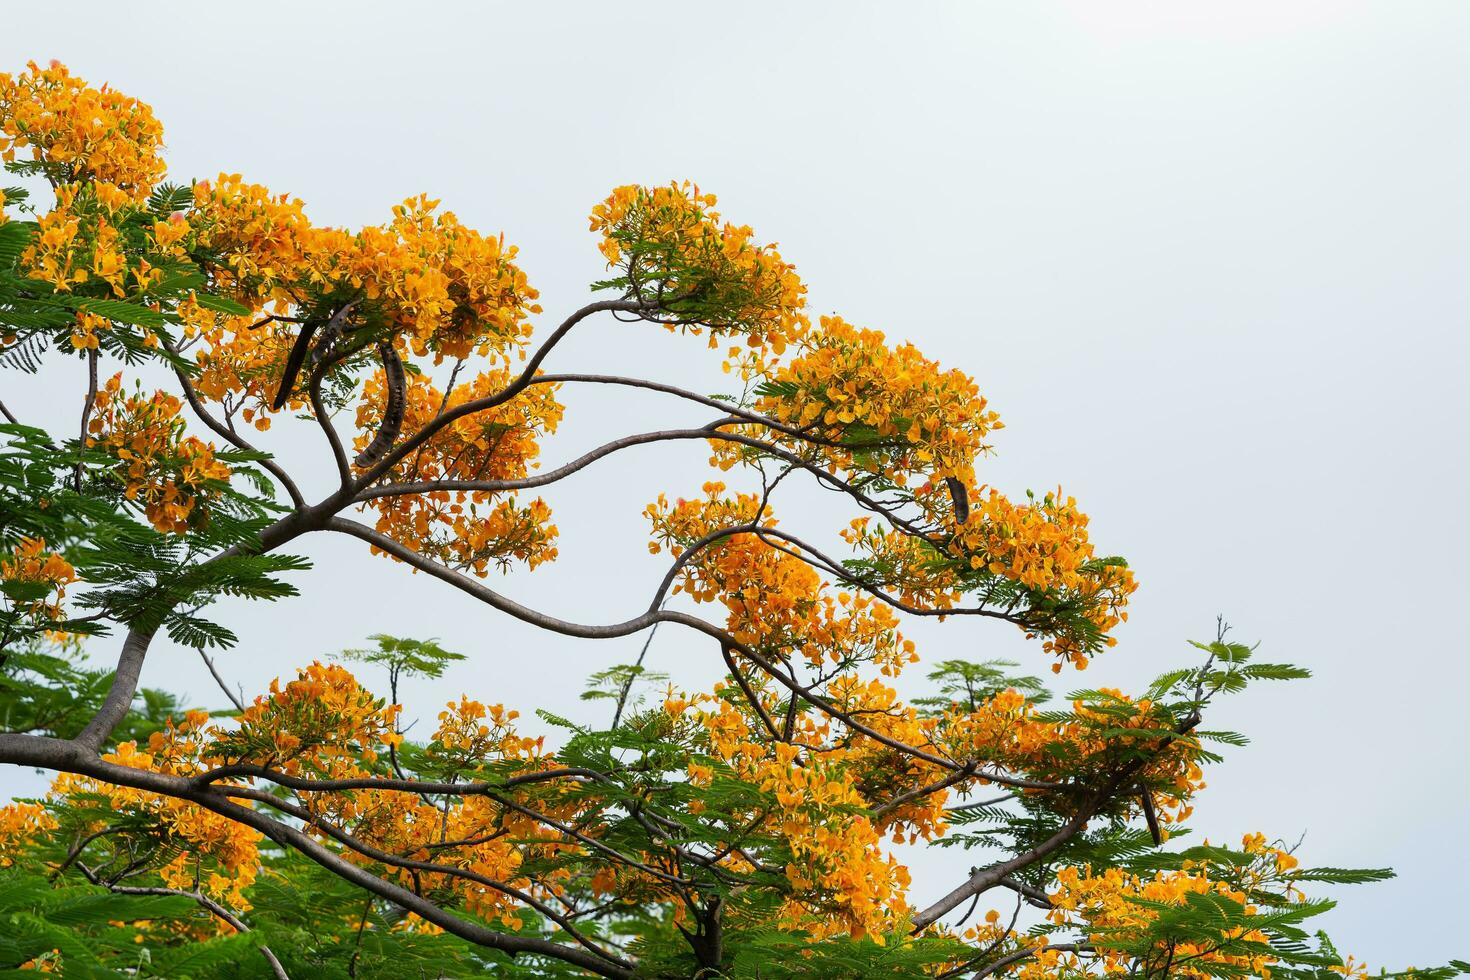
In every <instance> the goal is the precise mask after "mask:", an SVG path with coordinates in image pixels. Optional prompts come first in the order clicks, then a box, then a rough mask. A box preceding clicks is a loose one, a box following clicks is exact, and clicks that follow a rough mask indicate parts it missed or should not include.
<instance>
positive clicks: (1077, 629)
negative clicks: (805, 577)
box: [842, 487, 1137, 671]
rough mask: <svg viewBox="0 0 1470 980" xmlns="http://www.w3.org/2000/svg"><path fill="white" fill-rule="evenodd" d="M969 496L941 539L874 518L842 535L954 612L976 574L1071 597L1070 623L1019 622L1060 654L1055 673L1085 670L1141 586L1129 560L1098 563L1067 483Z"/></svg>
mask: <svg viewBox="0 0 1470 980" xmlns="http://www.w3.org/2000/svg"><path fill="white" fill-rule="evenodd" d="M967 493H968V501H969V510H970V513H969V520H968V521H966V522H965V523H964V524H961V525H957V526H956V527H955V528H954V531H953V533H952V534H950V535H948V536H947V537H946V538H945V539H943V540H942V541H941V542H940V544H938V545H936V544H935V543H934V542H932V541H929V540H921V539H919V538H917V537H915V536H913V535H910V534H906V533H904V532H901V531H896V530H887V529H880V528H878V527H876V526H875V525H874V523H873V522H872V521H871V519H869V518H858V519H856V520H854V521H852V523H851V524H850V525H849V526H848V527H847V528H846V529H844V531H843V532H842V536H843V539H844V540H845V541H847V543H848V544H849V545H851V546H852V547H853V548H854V549H855V550H857V551H858V552H859V554H861V555H862V556H863V557H864V559H865V560H866V561H867V562H869V563H870V564H872V565H873V566H874V567H875V568H877V569H879V570H880V572H881V574H880V576H879V577H880V578H881V580H882V581H883V582H884V584H888V585H891V586H892V587H893V588H894V589H895V590H896V591H897V593H898V595H899V598H900V599H902V600H903V601H904V602H906V603H909V604H911V605H915V606H919V607H923V608H929V609H950V608H953V607H955V606H956V605H958V604H959V602H960V600H961V598H962V596H963V594H964V592H965V591H966V588H967V586H969V585H973V584H974V580H975V578H976V577H977V576H979V577H980V579H981V581H982V584H983V580H984V579H985V578H986V577H991V576H994V577H998V578H1001V579H1005V580H1009V581H1010V582H1014V583H1015V584H1016V585H1018V586H1020V587H1022V588H1023V589H1025V590H1027V591H1029V592H1031V593H1033V594H1038V595H1043V596H1049V597H1066V598H1067V599H1069V600H1070V601H1071V603H1072V605H1073V607H1074V608H1075V609H1076V610H1077V612H1076V613H1075V614H1074V616H1075V617H1076V618H1074V619H1073V620H1071V621H1068V620H1051V621H1049V620H1046V619H1037V618H1034V617H1033V618H1026V617H1024V616H1023V617H1022V622H1021V625H1022V628H1024V629H1025V630H1026V631H1027V632H1028V633H1029V634H1031V635H1039V636H1042V637H1044V644H1043V648H1044V649H1045V650H1046V652H1047V653H1052V654H1055V655H1056V656H1057V657H1058V662H1057V663H1056V664H1053V666H1052V669H1053V670H1054V671H1060V670H1061V664H1062V663H1063V662H1070V663H1072V664H1073V665H1074V666H1076V667H1077V668H1078V669H1083V668H1085V667H1086V666H1087V663H1088V655H1089V653H1091V652H1093V650H1094V649H1095V648H1096V647H1097V646H1099V645H1102V646H1109V647H1111V646H1113V645H1115V644H1116V642H1117V640H1116V638H1115V637H1113V636H1112V635H1110V633H1111V631H1112V630H1113V629H1114V628H1115V627H1116V626H1118V625H1119V624H1120V623H1123V622H1125V621H1127V619H1128V612H1127V606H1128V599H1129V596H1131V595H1132V594H1133V592H1134V590H1135V589H1136V588H1137V583H1136V582H1135V581H1134V577H1133V573H1132V571H1131V570H1130V569H1128V568H1127V567H1126V566H1124V565H1121V564H1116V563H1111V562H1101V561H1099V560H1098V557H1097V553H1096V548H1095V546H1094V545H1093V543H1092V541H1091V540H1090V538H1089V536H1088V531H1087V525H1088V518H1087V515H1086V514H1084V513H1082V512H1081V511H1080V510H1079V509H1078V507H1077V501H1076V499H1075V498H1073V497H1070V496H1064V495H1063V494H1062V491H1061V490H1060V489H1058V490H1057V491H1056V492H1055V493H1048V494H1045V495H1043V496H1042V497H1041V498H1040V499H1036V498H1032V499H1030V500H1028V501H1027V502H1026V503H1024V504H1017V503H1015V502H1013V501H1011V500H1010V499H1008V498H1007V497H1005V496H1004V495H1003V494H1001V493H1000V491H998V490H996V489H994V488H990V487H974V488H970V489H969V490H968V491H967ZM941 548H942V550H940V549H941Z"/></svg>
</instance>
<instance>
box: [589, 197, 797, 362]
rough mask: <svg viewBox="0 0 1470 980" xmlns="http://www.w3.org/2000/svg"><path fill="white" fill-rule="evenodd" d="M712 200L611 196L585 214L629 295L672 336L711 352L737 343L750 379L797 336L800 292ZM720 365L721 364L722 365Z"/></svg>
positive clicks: (784, 269) (790, 270)
mask: <svg viewBox="0 0 1470 980" xmlns="http://www.w3.org/2000/svg"><path fill="white" fill-rule="evenodd" d="M715 204H716V200H715V195H713V194H709V193H705V192H702V191H700V189H699V188H698V187H697V186H696V185H694V184H691V183H689V182H688V181H685V182H684V183H682V184H680V183H671V184H669V185H668V186H666V187H640V186H635V185H628V186H625V187H619V188H617V189H616V190H614V191H613V192H612V194H611V195H609V196H608V198H607V200H605V201H603V202H602V203H601V204H598V205H596V206H595V207H593V209H592V215H591V230H592V231H595V232H601V233H602V241H601V243H600V244H599V245H598V248H599V249H600V250H601V251H602V254H603V257H604V258H606V259H607V262H608V265H609V267H611V268H616V269H619V270H620V271H621V273H622V277H623V278H622V280H621V283H620V284H621V285H622V286H623V288H624V289H625V291H626V293H627V295H629V296H630V297H631V298H634V299H637V300H639V301H642V302H644V303H650V304H656V305H657V307H658V310H657V311H653V312H651V313H650V315H651V316H654V317H655V318H659V319H663V318H665V317H669V318H671V319H670V320H668V321H667V325H668V326H669V328H670V329H679V328H686V329H690V330H692V331H694V332H698V331H699V330H701V329H708V331H709V342H710V347H712V348H714V347H718V346H719V341H720V338H723V337H733V336H743V337H744V340H745V345H746V347H747V349H748V350H747V351H746V352H742V351H741V350H740V348H738V347H737V348H732V350H731V352H730V353H731V356H732V357H738V358H743V359H745V364H746V365H747V369H748V370H749V372H750V373H751V374H752V375H753V374H754V373H755V372H756V371H758V370H759V367H760V365H761V364H762V363H763V354H764V352H769V354H771V355H775V356H778V357H779V355H780V354H781V353H782V352H783V351H785V349H786V347H787V345H788V344H791V343H793V342H795V341H797V340H799V339H800V338H801V337H803V336H804V335H805V334H806V332H807V330H808V329H809V326H810V323H809V321H808V319H807V315H806V313H805V312H804V310H805V306H806V286H805V285H804V284H803V283H802V281H801V279H800V277H798V276H797V274H796V270H795V268H794V267H792V266H791V265H790V264H789V263H787V262H785V261H784V260H783V259H782V258H781V255H780V253H779V252H777V251H776V248H775V246H774V245H758V244H756V243H755V241H754V236H755V233H754V232H753V231H752V230H751V229H750V228H749V227H748V226H745V225H735V224H732V223H730V222H727V221H722V220H721V217H720V213H719V212H718V211H716V210H714V208H715ZM727 366H728V365H727Z"/></svg>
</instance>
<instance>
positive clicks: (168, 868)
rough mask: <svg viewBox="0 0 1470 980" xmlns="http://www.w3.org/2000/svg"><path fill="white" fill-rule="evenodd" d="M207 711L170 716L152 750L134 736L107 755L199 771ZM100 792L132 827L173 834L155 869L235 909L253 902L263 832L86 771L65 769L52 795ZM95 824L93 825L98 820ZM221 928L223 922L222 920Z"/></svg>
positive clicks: (167, 769) (174, 770)
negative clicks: (73, 772)
mask: <svg viewBox="0 0 1470 980" xmlns="http://www.w3.org/2000/svg"><path fill="white" fill-rule="evenodd" d="M207 718H208V716H207V715H206V714H205V713H204V712H202V711H201V712H191V713H190V714H189V715H188V716H187V717H186V718H185V719H183V720H182V721H181V722H178V723H174V722H172V721H171V722H170V723H169V725H168V728H167V729H166V731H164V732H156V733H154V735H153V736H152V737H151V739H150V744H149V749H148V751H141V750H139V748H138V746H137V743H135V742H123V743H122V744H120V745H119V746H118V747H117V749H116V751H114V752H111V753H108V754H105V755H103V757H102V758H103V760H104V761H106V762H111V763H114V764H116V765H120V766H128V767H131V768H134V769H146V770H149V771H152V772H163V773H169V774H172V775H196V774H198V773H199V772H200V771H201V769H200V766H199V759H200V750H201V747H202V745H203V740H204V738H205V737H207V733H206V732H205V730H204V725H205V722H206V721H207ZM88 796H100V797H102V798H104V799H105V800H106V801H107V807H108V809H109V810H111V811H112V812H113V813H114V814H118V815H121V816H125V817H126V819H127V822H128V824H129V827H128V829H129V832H130V833H134V834H136V833H138V832H139V831H141V832H142V834H141V836H143V837H149V836H151V837H153V838H154V839H163V840H166V841H168V842H169V843H168V846H167V847H165V848H164V849H163V850H162V852H161V854H162V857H163V863H162V864H161V866H159V867H158V868H157V869H156V871H157V873H158V874H159V876H160V877H161V878H162V879H163V882H164V884H165V885H166V886H168V887H170V888H179V889H185V890H188V891H193V890H195V889H196V888H197V889H199V890H201V891H202V892H204V893H205V894H207V895H209V896H211V897H213V898H214V899H216V900H218V901H221V902H224V903H226V904H227V905H230V906H232V907H234V908H236V909H241V910H243V909H247V908H249V907H250V905H249V902H248V901H247V900H246V898H245V892H246V890H248V889H249V887H250V886H251V884H253V883H254V881H255V877H256V874H257V872H258V869H259V867H260V856H259V851H258V845H259V842H260V840H261V835H260V834H259V833H257V832H256V831H254V830H252V829H250V828H249V827H247V826H245V825H244V824H242V823H240V822H238V821H236V820H232V819H230V818H229V817H226V816H222V815H220V814H217V813H215V812H213V811H211V810H206V809H204V808H203V807H201V806H198V805H196V804H194V803H191V802H189V801H187V800H180V799H177V798H175V797H171V796H162V795H160V794H157V793H152V792H149V791H147V790H141V789H134V788H131V787H128V786H119V785H116V784H115V783H110V782H104V781H102V780H99V779H94V778H91V777H87V776H74V775H62V776H60V777H58V778H57V779H56V781H55V783H54V784H53V785H52V788H51V797H50V799H51V800H52V802H56V801H60V800H63V799H66V798H77V797H88ZM93 824H95V826H93ZM103 826H104V825H103V824H102V823H101V822H100V821H99V820H96V819H93V820H92V821H91V823H89V824H88V825H87V826H84V827H80V828H76V829H77V830H79V831H80V832H81V833H82V834H86V833H89V832H92V831H95V830H100V829H102V828H103ZM220 927H221V928H222V929H223V928H224V924H223V923H220Z"/></svg>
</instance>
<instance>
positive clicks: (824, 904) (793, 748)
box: [664, 693, 909, 942]
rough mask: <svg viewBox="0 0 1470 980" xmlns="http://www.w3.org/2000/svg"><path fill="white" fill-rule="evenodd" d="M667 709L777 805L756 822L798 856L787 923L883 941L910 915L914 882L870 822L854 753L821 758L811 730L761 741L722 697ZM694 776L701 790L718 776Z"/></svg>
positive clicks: (674, 700) (709, 769)
mask: <svg viewBox="0 0 1470 980" xmlns="http://www.w3.org/2000/svg"><path fill="white" fill-rule="evenodd" d="M703 704H710V707H701V705H703ZM664 710H665V711H667V712H668V713H670V714H671V715H673V716H675V717H679V716H682V715H683V714H685V713H686V712H688V713H689V714H690V715H691V716H692V717H693V719H694V721H695V722H696V724H697V725H698V726H699V727H701V728H702V729H703V731H704V734H705V742H706V744H707V746H708V748H709V751H710V752H711V753H712V756H713V759H715V760H718V762H719V763H721V764H722V765H723V767H727V768H726V778H735V779H738V780H740V781H741V782H743V783H746V784H752V785H755V786H758V787H759V788H760V789H761V790H762V791H764V792H765V793H768V794H770V795H771V797H772V798H773V799H774V801H775V804H776V806H775V809H774V812H772V811H765V812H762V813H760V814H756V815H754V816H755V817H756V820H757V822H758V823H764V824H766V829H767V831H768V832H770V833H773V834H775V835H777V836H779V837H780V838H781V839H782V840H783V841H784V842H785V846H786V849H787V850H788V852H789V855H790V860H788V861H787V862H786V864H785V867H784V871H785V875H786V880H787V882H788V884H789V885H790V891H789V893H788V894H787V897H786V900H785V902H784V904H783V907H782V908H781V910H780V912H779V916H780V920H781V921H782V922H783V923H784V924H785V925H787V926H789V927H791V928H800V929H803V930H805V931H807V932H809V933H811V934H813V935H815V936H817V937H819V938H820V937H826V936H832V935H837V934H840V933H848V934H850V935H852V936H855V937H862V936H866V935H872V936H874V938H875V939H877V940H878V941H880V942H881V941H882V937H883V935H884V934H885V933H887V932H889V931H891V930H892V929H893V928H894V926H895V925H896V924H897V923H898V922H899V921H900V920H901V919H902V917H903V915H904V914H905V913H906V912H907V909H908V906H907V903H906V902H905V900H904V894H905V891H906V889H907V888H908V885H909V873H908V869H907V868H906V867H904V866H903V865H902V864H900V863H899V862H898V861H897V860H896V859H895V858H894V857H893V856H892V855H891V854H888V853H887V852H886V851H885V850H884V848H883V847H882V835H881V833H880V831H879V829H878V827H877V826H875V824H874V822H873V821H872V820H871V819H869V818H868V817H867V816H865V815H863V813H862V811H863V810H864V809H865V808H866V807H867V805H868V804H869V802H870V800H869V799H867V798H866V797H865V796H864V794H863V793H862V792H860V790H859V787H858V786H857V785H856V783H855V782H854V781H853V779H852V775H851V772H850V771H849V767H848V765H847V759H846V753H845V752H843V751H841V750H838V751H829V752H820V751H813V746H815V744H816V743H817V742H818V741H819V740H820V735H819V734H818V732H817V731H816V730H815V729H814V728H812V727H811V726H810V724H807V725H804V726H802V730H801V731H800V732H799V733H798V737H796V738H795V739H794V740H793V742H790V743H788V742H776V743H770V742H765V741H762V740H758V739H755V738H752V737H751V736H752V731H751V729H750V727H749V724H748V721H747V719H746V717H745V716H744V714H743V713H742V712H741V711H740V710H739V709H737V708H736V707H735V706H734V705H733V704H731V703H730V702H729V701H727V700H725V699H724V698H721V697H719V696H718V694H717V695H716V696H715V697H709V696H705V695H695V696H693V697H675V696H674V695H673V694H672V693H671V694H670V696H669V698H667V699H666V700H665V704H664ZM808 721H809V720H808ZM689 776H690V780H691V782H692V783H694V784H695V785H696V786H702V785H708V784H709V783H710V782H711V780H712V779H714V778H715V769H714V767H713V766H711V765H706V764H701V763H695V764H691V766H690V767H689ZM746 819H749V815H747V817H746Z"/></svg>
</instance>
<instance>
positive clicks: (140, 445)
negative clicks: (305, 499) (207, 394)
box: [87, 372, 230, 534]
mask: <svg viewBox="0 0 1470 980" xmlns="http://www.w3.org/2000/svg"><path fill="white" fill-rule="evenodd" d="M181 408H182V404H181V403H180V401H179V399H177V398H175V397H174V396H173V395H170V394H168V393H167V392H165V391H155V392H154V393H153V394H152V395H148V396H145V395H143V394H142V393H141V392H138V393H134V394H127V393H125V392H124V391H123V390H122V372H118V373H117V374H115V375H113V376H112V377H111V378H109V379H108V381H107V382H106V384H105V385H103V387H102V389H101V390H100V391H98V392H97V400H96V405H95V411H94V415H93V417H92V420H91V422H90V423H89V425H88V431H89V433H90V436H89V438H88V442H87V444H88V445H89V446H91V447H93V448H97V449H101V450H102V451H104V452H106V453H108V454H110V455H112V456H114V457H116V458H117V460H118V462H117V465H116V466H115V467H114V468H113V470H112V475H113V478H114V479H116V480H117V481H118V482H119V483H121V484H122V487H123V494H124V495H125V496H126V497H127V499H129V500H132V501H136V502H138V503H139V504H141V505H142V507H143V510H144V513H145V514H147V516H148V520H149V521H150V522H151V523H152V524H153V526H154V527H156V528H157V529H158V530H160V531H164V532H173V533H176V534H182V533H184V532H185V531H187V530H189V529H190V527H192V526H194V524H193V522H197V521H199V520H203V519H205V517H206V516H207V511H208V507H209V501H210V499H211V498H212V497H213V496H215V495H216V494H217V493H218V492H219V487H220V485H221V484H224V483H227V482H229V479H230V468H229V467H228V466H226V465H225V464H224V463H222V462H220V461H219V460H218V459H216V458H215V456H214V446H213V444H212V443H207V442H204V441H203V440H201V439H199V438H197V437H195V436H190V435H185V434H184V420H183V419H182V418H180V417H179V412H180V410H181Z"/></svg>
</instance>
